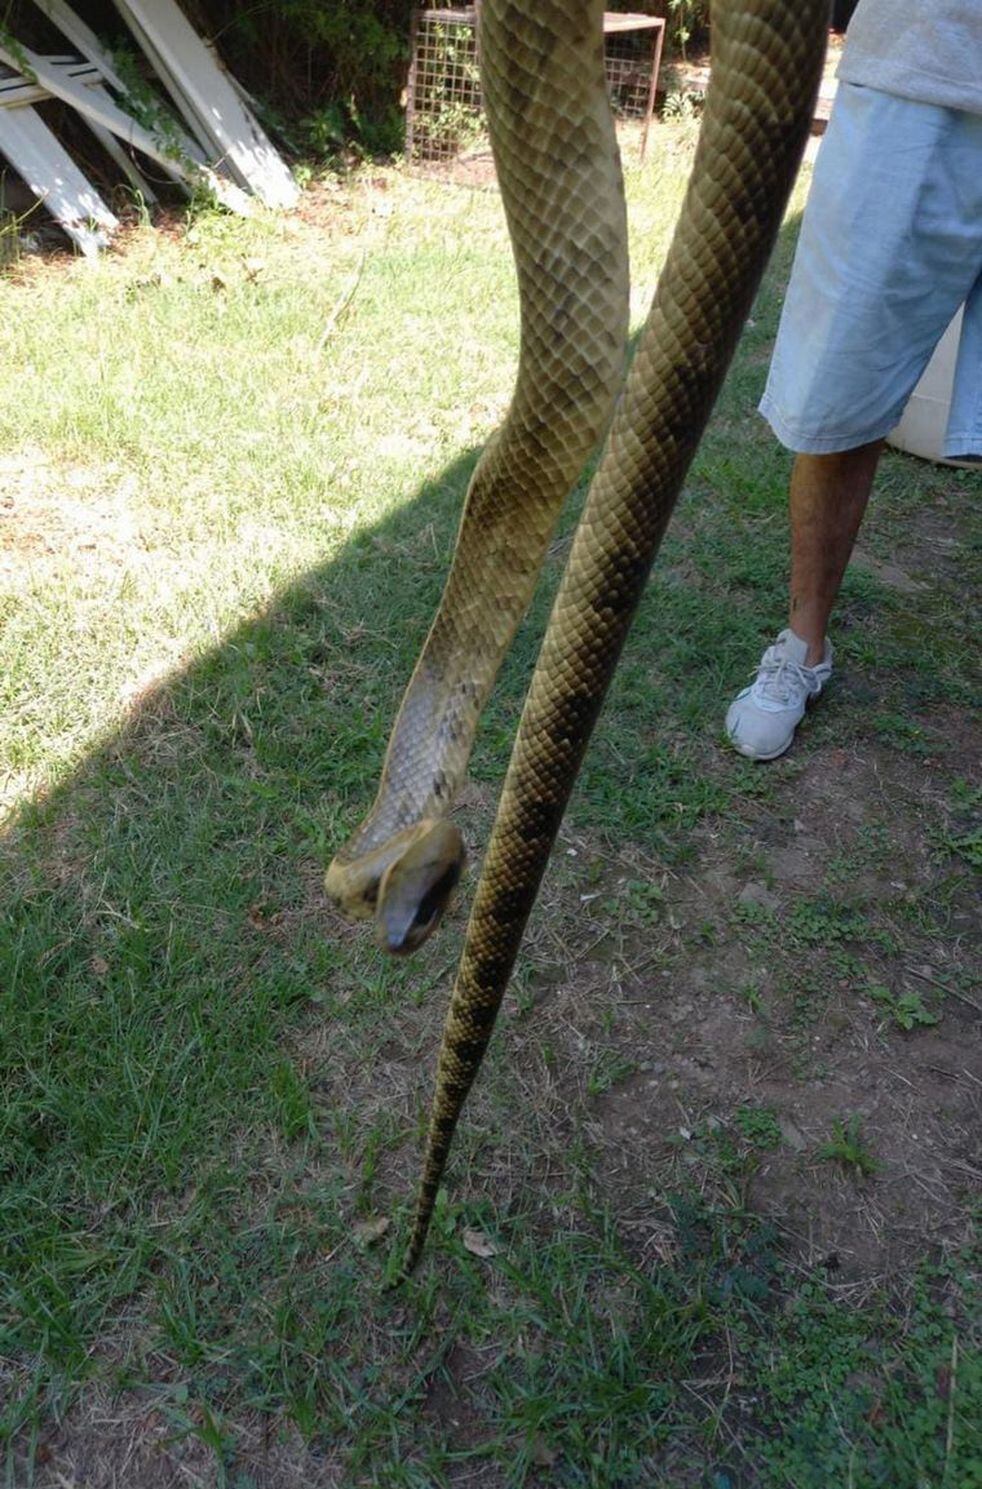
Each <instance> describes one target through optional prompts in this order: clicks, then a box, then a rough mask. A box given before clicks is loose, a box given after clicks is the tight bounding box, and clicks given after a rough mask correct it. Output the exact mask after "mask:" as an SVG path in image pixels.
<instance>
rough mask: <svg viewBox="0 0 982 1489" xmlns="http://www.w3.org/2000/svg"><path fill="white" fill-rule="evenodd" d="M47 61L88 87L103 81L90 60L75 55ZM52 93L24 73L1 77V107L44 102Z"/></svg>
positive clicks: (19, 106)
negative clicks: (67, 59)
mask: <svg viewBox="0 0 982 1489" xmlns="http://www.w3.org/2000/svg"><path fill="white" fill-rule="evenodd" d="M45 61H46V62H48V63H50V64H51V65H52V66H53V67H58V68H61V69H62V70H63V71H64V72H65V73H66V75H67V76H68V77H71V78H74V79H75V81H76V82H78V83H81V84H83V85H84V86H85V87H86V88H92V87H96V86H98V84H99V83H101V81H102V75H101V73H100V72H99V69H98V68H97V67H93V66H92V64H91V63H90V62H79V60H78V58H76V57H73V58H71V60H70V61H68V62H65V61H63V60H62V59H61V58H60V57H59V58H55V57H46V58H45ZM50 97H51V94H50V93H49V92H48V90H47V88H44V87H42V86H41V84H40V83H32V82H31V81H30V80H29V79H28V78H25V77H24V75H23V73H17V72H15V73H11V74H10V75H9V76H4V77H0V109H12V108H21V107H23V105H25V104H33V103H43V102H44V100H45V99H46V98H50Z"/></svg>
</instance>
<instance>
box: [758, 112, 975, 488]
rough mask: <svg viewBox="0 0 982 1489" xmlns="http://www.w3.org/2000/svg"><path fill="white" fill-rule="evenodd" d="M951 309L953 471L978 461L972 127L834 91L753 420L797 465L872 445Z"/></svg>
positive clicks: (897, 409)
mask: <svg viewBox="0 0 982 1489" xmlns="http://www.w3.org/2000/svg"><path fill="white" fill-rule="evenodd" d="M963 302H964V303H965V317H964V321H963V324H962V333H961V342H960V345H959V352H958V363H957V367H956V371H955V385H954V392H953V396H952V403H951V412H950V416H949V420H948V429H947V433H946V436H945V441H944V450H943V453H944V454H945V455H946V456H948V457H949V458H952V459H955V458H965V457H972V456H976V457H980V456H982V115H977V114H969V113H965V112H962V111H960V110H956V109H946V108H938V107H935V106H934V105H932V104H925V103H914V102H912V101H910V100H908V99H905V98H895V97H894V96H893V95H892V94H889V93H881V92H879V91H878V90H877V89H874V88H861V87H859V86H857V85H856V84H855V83H840V84H839V91H838V95H837V97H836V100H835V105H834V107H833V110H832V118H831V120H830V121H829V127H828V130H827V131H826V134H825V138H824V140H823V141H822V145H821V148H820V150H819V152H818V158H817V160H816V162H815V173H814V177H813V180H812V186H811V192H810V194H809V197H808V202H807V205H806V207H805V212H804V216H803V218H802V223H801V235H800V237H799V239H798V249H797V253H796V254H795V260H794V268H793V270H792V274H791V282H790V284H789V286H788V293H787V297H786V299H785V302H784V310H783V312H782V315H781V324H780V328H779V330H778V336H777V342H776V344H775V347H774V356H773V359H772V361H771V370H770V374H769V376H768V379H767V388H766V390H765V392H764V396H763V398H762V400H761V403H760V412H761V413H762V414H763V415H764V417H765V419H766V420H767V421H768V423H769V424H770V426H771V428H772V429H773V430H774V433H775V434H776V435H777V437H778V439H779V440H780V441H781V443H782V444H784V445H786V446H787V447H788V449H790V450H794V451H797V452H800V453H804V454H812V455H827V454H831V453H833V452H835V451H838V450H852V449H855V448H856V446H857V445H865V444H867V443H869V442H870V441H871V440H876V439H881V438H882V437H883V436H884V435H886V434H888V433H889V432H890V430H891V429H893V427H894V426H895V425H896V424H897V423H898V421H899V419H900V416H901V414H902V413H903V411H904V406H905V404H906V402H907V400H908V398H909V397H910V395H911V393H912V392H913V391H914V387H915V386H916V384H917V381H918V379H919V378H920V376H921V373H922V372H923V371H924V368H925V367H926V366H927V363H928V361H929V360H930V357H931V353H932V352H933V351H934V348H935V346H936V345H937V343H938V341H939V340H940V339H941V336H942V335H943V334H944V331H945V329H946V328H947V325H948V322H949V321H950V320H951V318H952V316H953V315H954V313H955V311H956V310H957V309H958V307H959V305H961V304H962V303H963Z"/></svg>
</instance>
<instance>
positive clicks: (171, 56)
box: [116, 0, 299, 207]
mask: <svg viewBox="0 0 982 1489" xmlns="http://www.w3.org/2000/svg"><path fill="white" fill-rule="evenodd" d="M116 6H117V9H119V10H120V11H121V12H122V13H123V15H124V16H125V17H126V19H127V21H128V22H129V23H130V25H131V27H132V28H133V31H134V34H135V35H136V37H137V39H138V40H141V42H142V41H143V40H146V41H147V42H148V43H149V46H148V51H152V53H153V54H155V55H156V57H157V58H158V59H159V62H160V63H161V64H162V65H161V67H160V73H161V78H162V81H163V82H164V83H165V84H166V85H167V86H168V88H169V89H170V90H171V93H172V95H173V97H174V99H175V102H177V104H178V107H185V106H186V105H187V104H190V105H191V107H192V108H193V110H194V113H195V114H196V115H197V118H198V119H199V121H200V124H201V126H202V127H203V128H204V129H205V130H206V131H207V133H208V135H209V136H210V138H211V139H212V140H213V141H214V142H215V145H216V146H217V147H218V152H219V158H220V159H221V161H222V162H223V163H224V164H226V165H228V167H229V168H230V169H231V170H232V171H233V172H234V174H235V176H236V177H237V178H238V180H239V181H241V182H242V184H243V185H245V186H248V187H249V188H250V189H251V190H252V191H254V192H255V193H256V195H257V196H258V197H259V198H260V200H261V201H263V202H265V203H266V205H267V206H268V207H292V206H293V205H294V203H295V202H296V200H297V198H298V196H299V190H298V188H297V184H296V182H295V181H294V180H293V177H292V176H291V175H290V172H289V171H288V170H287V168H286V166H285V165H284V163H283V161H282V160H281V158H280V156H279V155H278V154H277V152H276V150H275V149H274V148H273V146H272V145H271V144H270V142H269V140H268V139H267V138H266V135H265V134H264V133H263V131H262V129H261V128H260V127H259V124H258V123H257V122H256V120H255V119H254V118H253V116H252V115H251V114H250V113H249V111H248V109H246V107H245V106H244V104H243V103H242V101H241V99H240V98H239V97H238V95H237V94H236V91H235V89H234V88H233V87H232V85H231V83H230V82H229V79H228V77H227V75H226V74H225V73H224V72H222V71H221V70H220V69H219V68H218V67H216V65H215V63H214V61H213V59H212V58H211V56H210V55H209V53H208V49H207V47H206V46H205V44H204V42H203V41H202V40H201V38H200V37H199V36H198V34H197V32H196V31H195V30H194V27H193V26H192V25H191V23H190V21H189V20H188V19H187V17H186V16H185V15H184V13H183V11H181V10H180V8H179V7H178V6H177V5H176V4H175V3H174V0H116Z"/></svg>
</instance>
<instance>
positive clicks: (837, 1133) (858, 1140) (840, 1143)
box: [815, 1114, 880, 1178]
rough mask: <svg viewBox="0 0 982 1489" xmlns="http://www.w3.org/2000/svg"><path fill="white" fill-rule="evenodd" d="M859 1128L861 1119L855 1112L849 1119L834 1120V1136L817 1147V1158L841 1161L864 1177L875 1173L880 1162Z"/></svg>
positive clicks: (824, 1160) (832, 1161)
mask: <svg viewBox="0 0 982 1489" xmlns="http://www.w3.org/2000/svg"><path fill="white" fill-rule="evenodd" d="M859 1129H860V1119H859V1117H858V1116H857V1115H855V1114H853V1116H851V1117H849V1118H848V1119H846V1118H837V1119H836V1120H834V1121H833V1123H832V1136H831V1138H830V1139H829V1141H828V1142H826V1143H823V1144H822V1145H821V1147H820V1148H817V1149H816V1151H815V1156H816V1158H819V1159H821V1160H822V1161H823V1162H826V1161H828V1162H831V1163H841V1164H842V1165H843V1166H844V1167H845V1168H848V1169H855V1171H856V1173H857V1174H860V1175H861V1176H862V1177H863V1178H867V1177H868V1176H869V1175H870V1174H875V1173H876V1172H877V1171H878V1170H879V1168H880V1164H879V1163H878V1161H877V1160H876V1159H875V1158H874V1157H873V1155H872V1153H870V1151H869V1150H868V1148H867V1147H866V1145H865V1142H864V1140H863V1137H862V1134H861V1132H860V1130H859Z"/></svg>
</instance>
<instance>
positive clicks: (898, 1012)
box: [867, 983, 941, 1032]
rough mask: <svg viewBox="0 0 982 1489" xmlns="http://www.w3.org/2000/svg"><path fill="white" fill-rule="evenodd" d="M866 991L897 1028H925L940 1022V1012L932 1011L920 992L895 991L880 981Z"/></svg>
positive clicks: (908, 1029)
mask: <svg viewBox="0 0 982 1489" xmlns="http://www.w3.org/2000/svg"><path fill="white" fill-rule="evenodd" d="M867 991H868V992H869V995H870V997H871V998H872V999H873V1002H874V1003H878V1004H879V1005H880V1007H881V1008H883V1009H885V1010H886V1012H887V1014H888V1015H889V1016H890V1018H892V1019H893V1021H894V1023H895V1024H896V1025H897V1027H898V1028H899V1029H905V1030H907V1031H908V1032H909V1031H910V1030H911V1029H918V1028H925V1027H929V1026H930V1025H931V1024H938V1023H940V1022H941V1016H940V1014H937V1013H932V1011H931V1009H930V1008H928V1007H927V1006H926V1005H925V1003H924V999H923V998H922V997H921V995H920V993H916V992H912V991H909V990H908V991H906V992H902V993H895V992H894V991H893V989H892V988H888V987H885V986H884V985H883V984H882V983H873V984H872V985H871V986H870V987H869V988H868V989H867Z"/></svg>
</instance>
